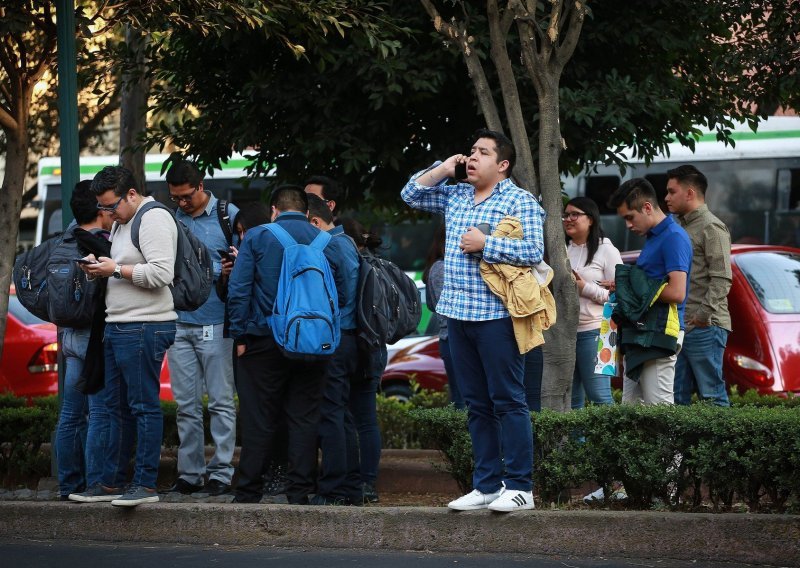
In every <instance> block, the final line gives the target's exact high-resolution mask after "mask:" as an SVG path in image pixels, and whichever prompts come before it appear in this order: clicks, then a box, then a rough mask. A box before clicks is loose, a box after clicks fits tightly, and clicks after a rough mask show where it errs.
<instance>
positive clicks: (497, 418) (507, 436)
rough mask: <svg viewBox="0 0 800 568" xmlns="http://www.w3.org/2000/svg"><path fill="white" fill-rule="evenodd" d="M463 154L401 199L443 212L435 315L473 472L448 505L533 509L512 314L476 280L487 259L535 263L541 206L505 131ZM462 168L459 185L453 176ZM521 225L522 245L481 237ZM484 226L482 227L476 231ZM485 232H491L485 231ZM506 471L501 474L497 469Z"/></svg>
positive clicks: (529, 445)
mask: <svg viewBox="0 0 800 568" xmlns="http://www.w3.org/2000/svg"><path fill="white" fill-rule="evenodd" d="M475 139H476V142H475V144H474V145H473V146H472V149H471V150H470V154H469V155H468V156H466V155H463V154H456V155H454V156H450V157H449V158H447V159H446V160H445V161H444V162H440V163H437V164H436V165H434V167H432V168H430V169H428V170H425V171H423V172H420V173H418V174H416V175H414V176H413V177H412V178H411V180H410V181H409V182H408V183H407V184H406V186H405V187H404V188H403V191H402V193H401V195H402V197H403V200H404V201H405V202H406V203H408V204H409V205H410V206H411V207H414V208H415V209H422V210H424V211H430V212H432V213H439V214H443V215H444V218H445V226H446V228H447V238H446V244H445V259H444V262H445V280H444V288H443V290H442V294H441V297H440V298H439V302H438V304H437V305H436V312H437V313H439V314H442V315H443V316H445V317H447V318H449V320H448V327H447V331H448V336H449V338H450V349H451V352H452V355H453V363H454V366H455V371H456V374H457V375H458V377H459V387H461V388H462V389H463V395H464V400H465V401H466V404H467V408H468V412H469V414H468V417H469V418H468V425H469V432H470V436H471V437H472V446H473V456H474V460H475V470H474V473H473V480H472V485H473V487H474V490H473V491H472V493H469V494H467V495H464V496H463V497H460V498H458V499H456V500H455V501H452V502H450V504H449V505H448V507H450V508H451V509H455V510H457V511H469V510H475V509H486V508H488V509H490V510H492V511H500V512H510V511H517V510H522V509H532V508H533V494H532V489H533V480H532V474H533V437H532V432H531V421H530V415H529V412H528V406H527V404H526V401H525V386H524V384H523V371H524V356H523V355H521V354H520V353H519V349H518V348H517V342H516V339H515V338H514V330H513V326H512V323H511V317H510V316H509V314H508V311H507V310H506V308H505V306H504V305H503V303H502V301H501V300H500V298H498V297H497V296H495V295H494V294H492V292H491V291H490V290H489V287H488V286H487V285H486V284H485V283H484V281H483V279H482V278H481V275H480V269H479V265H480V257H481V255H482V257H483V260H485V261H486V262H489V263H506V264H513V265H516V266H533V265H534V264H536V263H538V262H540V261H541V260H542V257H543V254H544V240H543V230H542V229H543V225H544V216H545V213H544V210H543V209H542V207H541V206H540V205H539V203H538V201H537V200H536V199H535V198H534V197H533V195H531V194H530V193H529V192H528V191H526V190H524V189H522V188H520V187H518V186H517V185H515V184H514V182H512V181H511V179H510V177H509V176H510V175H511V171H512V169H513V168H514V161H515V159H516V152H515V150H514V145H513V144H512V142H511V140H509V139H508V138H507V137H506V136H505V135H503V134H501V133H499V132H494V131H491V130H485V129H484V130H479V131H478V132H477V133H476V134H475ZM458 164H466V171H467V174H466V179H465V180H462V181H460V182H459V183H456V184H451V185H447V184H446V183H445V182H446V181H447V180H448V179H449V178H455V176H456V166H457V165H458ZM506 215H511V216H513V217H516V218H517V219H519V221H520V223H521V224H522V229H523V239H507V238H500V237H493V236H489V235H490V234H491V232H492V231H493V230H494V229H495V228H496V227H497V224H498V223H499V222H500V221H501V220H502V219H503V218H504V217H505V216H506ZM482 224H483V225H484V227H485V226H486V225H488V231H482V230H480V229H479V228H478V226H479V225H482ZM485 233H489V235H487V234H485ZM504 469H505V472H504Z"/></svg>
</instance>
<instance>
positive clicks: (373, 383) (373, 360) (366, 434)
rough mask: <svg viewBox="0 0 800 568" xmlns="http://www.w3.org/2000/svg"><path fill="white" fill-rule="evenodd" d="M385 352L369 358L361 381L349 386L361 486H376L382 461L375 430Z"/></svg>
mask: <svg viewBox="0 0 800 568" xmlns="http://www.w3.org/2000/svg"><path fill="white" fill-rule="evenodd" d="M386 357H387V353H386V348H382V349H380V350H379V351H375V352H373V353H370V354H369V359H368V365H369V368H368V369H367V371H366V372H365V373H364V380H361V381H355V382H354V383H351V385H350V412H351V413H352V415H353V420H354V421H355V425H356V430H357V431H358V452H359V459H360V471H361V482H362V483H368V484H370V485H375V481H376V480H377V479H378V465H379V464H380V461H381V430H380V428H379V427H378V408H377V400H376V397H377V396H378V385H380V384H381V375H383V370H384V369H385V368H386Z"/></svg>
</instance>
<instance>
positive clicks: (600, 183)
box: [585, 176, 620, 215]
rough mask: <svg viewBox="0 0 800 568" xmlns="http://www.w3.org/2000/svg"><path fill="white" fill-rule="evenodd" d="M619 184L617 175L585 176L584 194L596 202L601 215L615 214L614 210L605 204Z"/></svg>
mask: <svg viewBox="0 0 800 568" xmlns="http://www.w3.org/2000/svg"><path fill="white" fill-rule="evenodd" d="M619 186H620V178H619V176H587V177H586V193H585V195H586V197H588V198H589V199H591V200H592V201H594V202H595V203H597V206H598V207H599V208H600V214H601V215H616V214H617V212H616V210H614V209H610V208H609V207H608V206H607V205H606V204H607V203H608V198H609V197H611V194H612V193H614V192H615V191H616V190H617V188H618V187H619Z"/></svg>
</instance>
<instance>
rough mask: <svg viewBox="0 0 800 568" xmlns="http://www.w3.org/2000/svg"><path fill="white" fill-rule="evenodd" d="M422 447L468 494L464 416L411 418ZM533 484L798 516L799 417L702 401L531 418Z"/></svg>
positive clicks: (641, 502)
mask: <svg viewBox="0 0 800 568" xmlns="http://www.w3.org/2000/svg"><path fill="white" fill-rule="evenodd" d="M411 414H412V416H413V417H414V419H415V420H417V421H418V422H419V424H420V428H421V430H422V433H423V442H427V443H428V444H429V445H431V446H432V447H435V448H438V449H440V450H441V451H442V452H443V454H444V456H445V458H446V460H447V462H448V469H449V471H450V473H451V475H453V477H454V478H455V479H456V481H457V482H458V483H459V485H460V486H461V487H462V489H464V490H465V491H467V490H469V489H470V488H471V481H472V479H471V478H472V469H473V463H472V446H471V442H470V439H469V435H468V434H467V432H466V415H465V413H464V412H459V411H456V410H454V409H452V408H440V409H422V410H414V411H412V412H411ZM531 419H532V423H533V429H534V433H535V452H534V455H535V467H534V484H535V486H536V487H537V488H538V490H539V493H540V495H541V496H542V497H543V498H544V499H545V500H546V501H560V500H562V499H563V497H562V496H564V495H568V494H569V493H570V492H571V490H572V489H574V488H578V487H581V486H582V485H584V484H586V483H590V482H591V483H597V484H598V485H600V486H601V487H603V488H604V489H605V492H606V495H608V494H610V492H611V487H612V485H613V483H614V482H622V483H623V485H624V486H625V489H626V491H627V494H628V497H629V499H628V500H627V505H628V506H630V507H633V508H645V509H646V508H651V507H653V506H654V505H655V504H656V503H658V502H660V503H662V504H664V505H666V506H669V507H672V508H677V507H679V506H680V507H683V508H686V507H687V506H688V507H690V508H691V507H699V506H700V505H702V504H703V503H705V502H706V501H707V502H709V503H710V504H711V507H712V508H713V510H714V511H720V510H731V508H732V507H733V505H734V503H735V502H736V501H737V500H738V501H743V502H744V503H745V504H746V505H747V506H748V507H749V510H750V511H754V512H755V511H775V512H800V474H799V472H800V436H798V432H800V410H798V408H797V406H795V404H794V403H790V404H789V405H782V406H774V407H772V406H768V405H765V406H761V407H758V406H754V405H748V404H745V405H742V406H735V407H732V408H718V407H715V406H710V405H706V404H695V405H692V406H689V407H675V406H631V405H611V406H590V407H587V408H585V409H583V410H580V411H575V412H567V413H563V414H561V413H556V412H551V411H543V412H541V413H539V414H532V415H531Z"/></svg>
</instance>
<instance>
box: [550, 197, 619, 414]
mask: <svg viewBox="0 0 800 568" xmlns="http://www.w3.org/2000/svg"><path fill="white" fill-rule="evenodd" d="M561 220H562V221H563V223H564V232H565V233H566V235H567V254H568V256H569V262H570V265H571V266H572V273H573V274H574V275H575V282H576V284H577V286H578V295H579V297H580V318H579V320H578V337H577V347H576V353H575V374H574V376H573V382H572V408H573V409H575V408H583V405H584V400H585V398H588V399H589V400H590V401H591V402H593V403H594V404H611V403H612V402H613V400H612V398H611V377H609V376H607V375H598V374H596V373H595V372H594V366H595V362H596V359H597V340H598V337H599V336H600V320H601V316H602V314H603V304H604V303H605V302H606V301H607V300H608V295H609V293H610V292H609V288H611V287H613V285H614V272H615V269H616V266H617V264H622V259H621V258H620V254H619V250H617V248H616V247H615V246H614V245H613V244H611V240H609V239H607V238H606V237H605V236H604V235H603V229H602V228H601V227H600V210H599V209H598V208H597V204H596V203H595V202H594V201H592V200H591V199H589V198H588V197H575V198H574V199H571V200H570V201H569V202H568V203H567V205H566V207H565V208H564V214H563V215H562V216H561Z"/></svg>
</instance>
